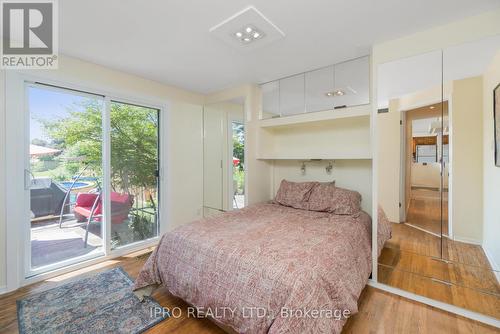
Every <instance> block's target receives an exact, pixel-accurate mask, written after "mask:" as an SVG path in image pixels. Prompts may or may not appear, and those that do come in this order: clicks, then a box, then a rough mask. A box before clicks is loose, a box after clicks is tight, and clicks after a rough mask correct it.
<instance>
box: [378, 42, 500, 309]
mask: <svg viewBox="0 0 500 334" xmlns="http://www.w3.org/2000/svg"><path fill="white" fill-rule="evenodd" d="M441 64H442V65H441ZM441 66H442V69H441ZM377 74H378V107H379V111H380V112H381V113H379V114H378V117H377V134H378V142H379V147H378V150H379V155H378V156H379V165H378V170H379V175H378V177H379V189H378V192H379V203H380V205H381V206H382V208H383V209H384V210H385V212H386V213H387V216H388V218H389V220H391V221H392V222H393V224H392V238H391V239H389V240H388V241H387V242H386V243H385V245H384V247H383V249H382V250H381V255H380V256H379V259H378V277H377V279H378V281H379V282H380V283H383V284H387V285H390V286H393V287H396V288H399V289H403V290H406V291H409V292H412V293H415V294H419V295H422V296H425V297H428V298H432V299H435V300H438V301H440V302H444V303H448V304H451V305H454V306H458V307H461V308H465V309H468V310H471V311H474V312H478V313H481V314H484V315H487V316H490V317H493V318H497V319H500V284H499V282H500V279H499V277H500V271H499V269H500V266H499V263H500V247H499V246H498V245H500V223H499V222H500V213H499V212H500V211H499V210H498V198H499V196H500V192H499V190H498V189H500V168H499V167H498V166H497V164H496V161H495V156H496V154H498V152H495V151H496V150H498V149H500V140H499V139H498V138H500V122H499V121H498V119H499V118H500V117H499V116H498V115H499V113H500V103H499V102H498V101H500V88H499V87H500V36H494V37H491V38H487V39H483V40H479V41H475V42H471V43H467V44H462V45H457V46H453V47H449V48H446V49H444V50H442V51H436V52H431V53H427V54H423V55H420V56H416V57H411V58H405V59H401V60H397V61H393V62H390V63H386V64H382V65H380V66H379V68H378V73H377ZM495 104H496V106H495ZM495 109H496V111H495ZM394 112H399V113H401V117H397V115H394ZM495 114H496V117H495ZM394 116H396V117H394ZM396 120H397V122H398V123H399V122H400V120H401V125H399V124H395V123H396ZM391 124H392V125H391ZM397 126H403V127H402V131H401V133H402V135H401V142H404V143H406V145H405V144H404V143H403V144H402V145H400V144H401V142H397V143H394V138H395V137H396V136H395V135H394V134H397V133H398V131H397V130H396V127H397ZM495 133H496V134H495ZM391 134H393V135H392V136H391ZM397 147H401V150H398V149H397ZM394 155H396V156H397V157H396V158H394ZM381 156H383V157H384V158H383V159H381V158H380V157H381ZM408 159H410V161H411V162H410V163H408ZM397 161H400V162H401V163H400V164H399V166H396V167H395V164H396V163H395V162H397ZM396 175H399V176H400V178H399V180H400V181H401V180H403V179H404V180H405V181H404V182H397V181H398V178H397V176H396ZM391 177H392V179H391ZM394 184H400V185H399V187H398V188H399V189H396V188H395V187H394ZM399 199H401V200H400V202H401V205H402V206H403V210H401V211H403V212H405V213H406V215H400V212H399V210H398V209H399V207H398V206H399V205H398V204H399V203H398V200H399Z"/></svg>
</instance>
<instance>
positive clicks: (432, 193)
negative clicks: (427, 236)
mask: <svg viewBox="0 0 500 334" xmlns="http://www.w3.org/2000/svg"><path fill="white" fill-rule="evenodd" d="M441 197H443V201H444V202H443V214H442V216H443V218H444V220H443V224H442V226H441V208H440V206H441ZM447 217H448V192H447V191H445V192H444V193H443V195H442V196H441V192H439V190H431V189H422V188H412V190H411V199H410V204H409V207H408V212H407V216H406V223H408V224H411V225H413V226H416V227H418V228H421V229H422V230H425V231H429V232H431V233H434V234H438V235H441V231H442V233H443V234H444V235H448V219H447Z"/></svg>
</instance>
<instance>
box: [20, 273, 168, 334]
mask: <svg viewBox="0 0 500 334" xmlns="http://www.w3.org/2000/svg"><path fill="white" fill-rule="evenodd" d="M132 285H133V282H132V280H131V279H130V277H129V276H128V275H127V273H126V272H125V271H124V270H123V269H122V268H115V269H111V270H108V271H105V272H103V273H99V274H97V275H94V276H91V277H88V278H84V279H81V280H79V281H75V282H71V283H68V284H64V285H62V286H59V287H56V288H53V289H50V290H48V291H44V292H40V293H38V294H35V295H32V296H29V297H27V298H26V299H22V300H18V301H17V319H18V321H19V332H20V333H21V334H23V333H26V334H31V333H37V334H38V333H93V334H94V333H141V332H143V331H145V330H146V329H148V328H150V327H152V326H154V325H156V324H157V323H159V322H160V321H162V320H163V319H164V318H163V317H162V316H155V315H154V314H155V313H154V312H152V308H154V307H159V306H160V305H159V304H158V303H157V302H156V301H154V300H153V299H151V298H149V299H146V301H144V302H143V303H141V302H139V299H137V297H136V296H135V295H134V294H133V293H132ZM157 313H159V312H157Z"/></svg>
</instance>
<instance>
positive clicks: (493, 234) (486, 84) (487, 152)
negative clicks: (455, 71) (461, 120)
mask: <svg viewBox="0 0 500 334" xmlns="http://www.w3.org/2000/svg"><path fill="white" fill-rule="evenodd" d="M499 83H500V53H498V54H497V55H496V57H495V59H494V61H493V62H492V64H491V66H490V67H489V69H488V70H487V71H486V73H485V74H484V75H483V106H484V109H483V126H484V129H483V130H484V132H483V150H484V151H483V198H484V203H483V219H484V222H483V249H484V250H485V253H486V254H487V255H488V258H489V260H490V263H491V264H492V267H493V269H496V270H500V209H499V206H498V201H499V199H500V167H496V166H495V158H494V156H495V150H494V147H495V146H494V145H495V143H494V131H493V129H494V126H493V95H492V94H493V89H494V88H495V87H496V86H497V85H498V84H499ZM499 116H500V110H498V111H497V117H499ZM499 276H500V275H497V277H499Z"/></svg>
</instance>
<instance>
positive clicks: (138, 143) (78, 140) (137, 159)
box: [43, 99, 158, 205]
mask: <svg viewBox="0 0 500 334" xmlns="http://www.w3.org/2000/svg"><path fill="white" fill-rule="evenodd" d="M75 107H76V106H75ZM81 107H82V106H79V107H78V108H72V107H70V108H68V117H66V118H63V119H58V120H55V121H54V120H50V121H44V122H43V124H44V127H45V130H46V132H47V133H48V135H49V136H50V137H51V139H52V141H53V142H54V143H57V144H56V146H57V147H58V148H59V149H62V150H64V152H65V154H64V158H65V159H66V160H67V161H68V162H70V163H68V166H71V168H72V172H74V165H75V162H77V163H78V164H81V163H84V164H90V166H91V167H90V169H92V170H93V172H94V173H97V174H100V173H101V165H102V103H100V102H99V101H96V100H91V99H89V100H86V101H85V102H84V103H83V111H82V108H81ZM110 109H111V110H110V130H111V132H110V136H111V186H112V188H113V189H115V190H119V191H123V192H127V193H130V192H131V190H132V189H133V188H136V187H142V188H144V189H151V188H155V187H156V181H157V180H156V170H157V169H158V165H157V161H158V154H157V152H158V151H157V148H158V133H157V131H158V111H157V110H156V109H150V108H145V107H139V106H134V105H129V104H123V103H115V102H113V103H111V106H110ZM150 200H151V201H152V202H153V198H150ZM152 204H153V205H154V202H153V203H152Z"/></svg>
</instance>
